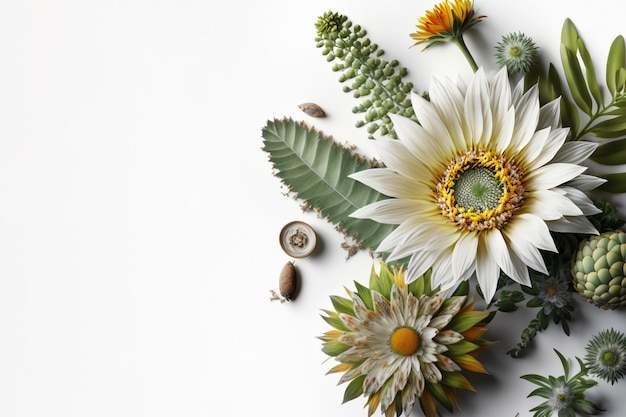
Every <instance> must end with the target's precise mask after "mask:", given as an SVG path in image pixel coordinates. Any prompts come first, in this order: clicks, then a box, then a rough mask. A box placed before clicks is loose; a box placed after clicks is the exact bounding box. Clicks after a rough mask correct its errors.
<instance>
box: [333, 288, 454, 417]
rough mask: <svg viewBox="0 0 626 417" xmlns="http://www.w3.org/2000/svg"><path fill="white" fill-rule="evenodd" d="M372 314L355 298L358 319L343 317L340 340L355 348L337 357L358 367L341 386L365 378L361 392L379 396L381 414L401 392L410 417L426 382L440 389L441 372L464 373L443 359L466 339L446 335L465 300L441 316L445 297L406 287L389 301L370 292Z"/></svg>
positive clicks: (377, 293)
mask: <svg viewBox="0 0 626 417" xmlns="http://www.w3.org/2000/svg"><path fill="white" fill-rule="evenodd" d="M371 294H372V301H373V305H374V310H373V311H372V310H369V309H368V308H367V307H366V306H365V304H364V303H363V301H362V300H361V299H360V298H359V297H358V295H356V294H354V295H353V297H352V301H353V304H354V313H355V315H354V316H352V315H348V314H341V315H340V319H341V321H342V322H343V323H344V325H345V326H346V327H347V328H348V329H350V332H346V333H344V334H343V335H341V336H340V337H339V338H338V341H339V342H341V343H344V344H346V345H349V346H352V347H351V348H350V349H348V350H347V351H345V352H343V353H341V354H340V355H338V356H337V360H338V361H339V362H343V363H358V362H360V361H363V363H361V364H360V365H358V366H354V367H353V368H352V369H351V370H349V371H348V372H346V373H345V374H343V376H342V377H341V380H340V381H339V383H340V384H341V383H343V382H347V381H350V380H352V379H354V378H355V377H357V376H359V375H366V377H365V380H364V382H363V393H364V395H366V396H369V395H372V394H374V393H376V392H378V391H381V399H380V403H381V409H382V410H387V409H388V408H389V407H390V406H391V404H392V403H393V401H394V399H395V398H396V395H397V394H398V393H399V392H400V391H403V401H404V402H403V408H404V410H403V411H404V414H405V415H406V416H408V415H409V413H410V411H411V409H412V408H413V405H414V403H415V400H416V399H418V398H419V397H420V396H421V395H422V392H423V391H424V387H425V381H428V382H430V383H433V384H436V383H438V382H439V381H441V378H442V373H441V371H446V372H457V371H460V370H461V368H460V367H459V366H458V365H457V364H456V363H455V362H454V361H453V360H451V359H450V358H448V357H446V356H444V355H442V353H444V352H447V351H448V347H447V345H451V344H454V343H457V342H459V341H460V340H463V336H462V335H461V334H460V333H458V332H456V331H454V330H445V331H442V330H443V328H444V327H445V326H447V325H448V324H449V323H450V320H451V319H452V318H453V317H454V316H455V315H456V314H457V313H458V312H459V310H460V309H461V307H462V306H463V303H464V301H465V297H459V298H457V299H456V300H455V301H454V303H452V304H451V305H450V306H449V307H447V308H446V309H445V311H442V312H439V309H440V308H441V306H442V303H443V302H444V300H445V297H444V295H443V294H442V293H437V294H435V295H434V296H432V297H430V296H427V295H424V294H423V295H422V296H421V297H420V298H419V299H418V298H417V297H415V296H414V295H413V294H412V293H410V292H409V291H408V290H407V288H406V286H405V287H399V286H397V285H396V284H393V287H392V289H391V296H390V299H389V300H387V299H386V298H385V297H384V296H383V295H381V294H380V293H379V292H377V291H372V292H371Z"/></svg>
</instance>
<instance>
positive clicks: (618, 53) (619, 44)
mask: <svg viewBox="0 0 626 417" xmlns="http://www.w3.org/2000/svg"><path fill="white" fill-rule="evenodd" d="M624 51H625V47H624V37H623V36H621V35H620V36H618V37H617V38H615V40H614V41H613V43H612V44H611V48H610V49H609V56H608V58H607V61H606V86H607V87H608V89H609V91H610V92H611V95H613V96H615V94H616V93H617V92H619V91H620V90H621V89H622V87H623V86H624V83H623V82H622V83H619V82H618V78H619V75H618V73H619V72H620V70H622V69H623V68H624V63H625V61H626V59H625V57H624V55H625V53H624Z"/></svg>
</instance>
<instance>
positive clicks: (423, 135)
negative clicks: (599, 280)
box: [351, 68, 603, 300]
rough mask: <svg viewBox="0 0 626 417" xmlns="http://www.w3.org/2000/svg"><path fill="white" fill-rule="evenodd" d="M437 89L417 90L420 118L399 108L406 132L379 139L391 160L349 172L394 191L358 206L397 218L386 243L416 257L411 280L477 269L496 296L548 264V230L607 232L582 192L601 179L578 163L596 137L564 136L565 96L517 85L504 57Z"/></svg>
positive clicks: (438, 279) (400, 254)
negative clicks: (492, 69) (543, 97)
mask: <svg viewBox="0 0 626 417" xmlns="http://www.w3.org/2000/svg"><path fill="white" fill-rule="evenodd" d="M429 95H430V101H427V100H425V99H423V98H421V97H420V96H418V95H417V94H413V95H412V103H413V108H414V109H415V114H416V116H417V119H418V120H419V121H420V124H416V123H415V122H413V121H411V120H409V119H407V118H404V117H400V116H394V115H392V117H393V122H394V128H395V130H396V132H397V134H398V136H399V139H398V140H393V139H386V138H381V139H378V140H376V141H375V143H374V146H375V150H376V151H377V152H378V153H379V157H380V158H381V159H382V161H383V162H384V164H385V168H374V169H369V170H365V171H361V172H357V173H355V174H353V175H352V176H351V177H352V178H355V179H357V180H358V181H361V182H363V183H364V184H366V185H368V186H370V187H372V188H374V189H376V190H378V191H379V192H381V193H383V194H385V195H387V196H390V197H393V198H390V199H386V200H382V201H379V202H376V203H373V204H369V205H367V206H365V207H363V208H361V209H359V210H357V211H356V212H355V213H353V216H354V217H360V218H370V219H372V220H374V221H377V222H380V223H387V224H397V225H398V227H397V228H396V229H395V230H394V231H393V232H392V233H390V234H389V235H388V236H387V237H386V238H385V239H384V240H383V241H382V242H381V244H380V245H379V247H378V248H377V251H378V252H389V254H390V255H389V258H388V260H389V261H392V260H398V259H402V258H405V257H407V256H410V257H411V258H410V261H409V266H408V270H407V278H408V280H409V281H410V280H411V279H414V278H415V277H418V276H420V275H422V274H423V273H424V272H426V271H427V270H428V269H429V268H431V267H432V280H433V285H434V286H437V285H441V286H442V289H443V290H445V289H448V288H452V287H454V286H456V285H457V284H458V283H459V282H460V281H463V280H466V279H469V278H470V277H471V276H472V275H473V274H475V275H476V277H477V279H478V283H479V285H480V287H481V289H482V292H483V294H484V296H485V299H486V300H491V298H492V297H493V295H494V293H495V290H496V287H497V283H498V278H499V276H500V272H501V271H502V272H504V273H505V274H506V275H508V276H509V277H510V278H512V279H513V280H515V281H517V282H519V283H521V284H523V285H530V278H529V273H528V267H530V268H532V269H534V270H536V271H539V272H542V273H544V274H546V275H547V274H548V271H547V270H546V266H545V263H544V261H543V258H542V256H541V253H540V250H547V251H552V252H556V251H557V249H556V246H555V244H554V241H553V239H552V237H551V235H550V231H556V232H577V233H592V234H597V231H596V229H595V228H594V227H593V225H592V224H591V223H590V222H589V221H588V220H587V219H586V217H585V216H586V215H589V214H594V213H597V212H598V209H597V208H596V207H595V206H594V205H593V203H592V202H591V201H590V200H589V199H588V198H587V197H586V196H585V194H584V191H587V190H590V189H593V188H595V187H597V186H598V185H599V184H601V183H602V182H603V181H602V180H600V179H598V178H596V177H592V176H589V175H582V173H583V172H584V171H585V170H586V168H585V167H583V166H581V165H579V164H580V163H581V162H582V161H584V160H585V159H586V158H587V157H588V156H589V155H591V153H592V152H593V151H594V149H595V148H596V146H597V145H596V144H593V143H590V142H566V138H567V134H568V130H567V129H565V128H562V127H561V126H560V119H559V102H558V100H555V101H553V102H550V103H548V104H546V105H545V106H543V107H541V106H540V104H539V96H538V90H537V88H536V86H534V87H532V88H531V89H530V90H528V91H527V92H525V93H524V92H523V91H522V84H521V83H520V84H519V85H518V86H517V88H515V89H514V90H512V89H511V87H510V85H509V80H508V77H507V72H506V68H503V69H502V70H500V71H499V72H498V73H497V74H495V75H494V76H490V77H489V78H488V77H487V76H486V74H485V73H484V71H483V70H482V69H479V70H478V71H477V72H476V74H475V75H474V76H473V78H472V79H471V81H470V83H469V85H468V86H467V87H465V86H464V85H462V83H460V82H459V83H458V84H456V83H453V82H452V81H450V80H444V81H437V80H435V81H434V82H433V84H432V86H431V88H430V91H429Z"/></svg>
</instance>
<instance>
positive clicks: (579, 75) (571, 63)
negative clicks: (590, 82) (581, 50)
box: [561, 45, 591, 115]
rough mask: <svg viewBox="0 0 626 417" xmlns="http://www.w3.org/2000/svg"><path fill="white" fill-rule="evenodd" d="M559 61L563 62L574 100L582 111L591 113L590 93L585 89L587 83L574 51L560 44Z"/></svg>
mask: <svg viewBox="0 0 626 417" xmlns="http://www.w3.org/2000/svg"><path fill="white" fill-rule="evenodd" d="M561 63H562V64H563V72H564V73H565V79H566V80H567V85H568V86H569V89H570V92H571V93H572V98H573V99H574V102H576V105H577V106H578V107H580V109H581V110H582V111H583V112H585V113H587V114H589V115H591V95H590V94H589V90H587V84H586V82H585V77H584V75H583V72H582V69H581V67H580V62H579V61H578V57H577V55H576V51H572V50H570V49H569V48H567V47H566V46H565V45H561Z"/></svg>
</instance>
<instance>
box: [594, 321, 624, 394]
mask: <svg viewBox="0 0 626 417" xmlns="http://www.w3.org/2000/svg"><path fill="white" fill-rule="evenodd" d="M585 349H586V351H587V354H586V355H585V364H586V366H587V367H588V368H589V371H590V372H591V373H592V374H594V375H596V376H598V377H600V378H602V379H604V380H606V381H607V382H610V383H611V384H615V383H616V382H617V381H618V380H619V379H621V378H623V377H624V375H626V335H624V333H622V332H618V331H617V330H615V329H610V330H603V331H601V332H600V333H598V334H597V335H595V336H594V337H593V338H592V339H591V340H590V341H589V343H588V344H587V347H586V348H585Z"/></svg>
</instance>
